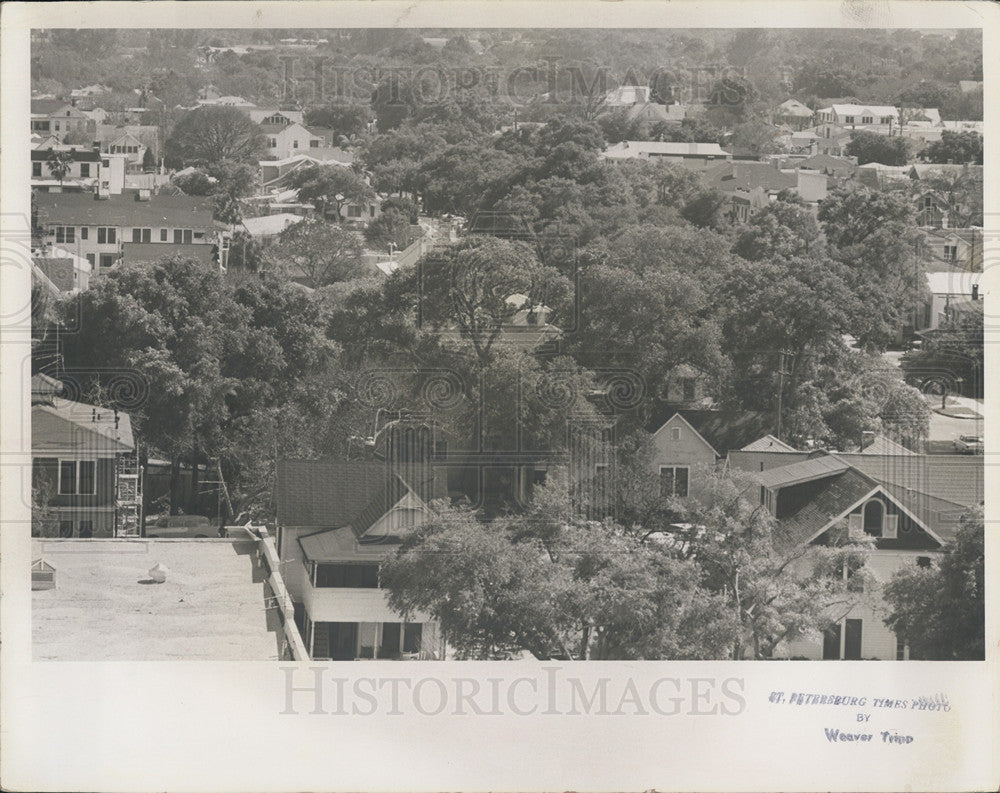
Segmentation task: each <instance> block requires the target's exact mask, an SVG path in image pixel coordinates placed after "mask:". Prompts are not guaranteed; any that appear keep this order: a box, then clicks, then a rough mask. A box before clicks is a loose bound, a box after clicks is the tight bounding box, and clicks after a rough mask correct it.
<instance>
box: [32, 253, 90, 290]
mask: <svg viewBox="0 0 1000 793" xmlns="http://www.w3.org/2000/svg"><path fill="white" fill-rule="evenodd" d="M31 263H32V273H33V274H34V273H35V271H36V270H37V271H38V274H39V276H42V277H44V281H45V282H47V284H51V285H52V287H54V288H55V289H56V293H57V294H71V295H72V294H76V293H77V292H82V291H83V290H85V289H86V288H87V287H88V286H90V274H91V271H92V270H93V267H92V266H91V264H90V262H89V261H87V260H86V259H84V258H83V257H82V256H77V255H76V254H74V253H71V252H70V251H67V250H65V249H64V248H59V247H55V246H53V247H52V248H50V249H48V250H46V251H45V255H44V256H32V257H31ZM39 280H43V278H41V277H39ZM47 284H46V285H47Z"/></svg>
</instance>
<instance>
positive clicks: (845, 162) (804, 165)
mask: <svg viewBox="0 0 1000 793" xmlns="http://www.w3.org/2000/svg"><path fill="white" fill-rule="evenodd" d="M781 167H782V168H786V169H795V170H806V171H818V172H819V173H822V174H825V175H827V176H832V177H834V178H835V179H844V178H848V177H850V176H851V175H853V174H854V172H855V171H856V170H857V169H858V163H857V159H856V158H854V157H833V156H831V155H829V154H813V155H811V156H809V157H803V158H795V159H792V158H788V159H786V160H783V161H782V163H781Z"/></svg>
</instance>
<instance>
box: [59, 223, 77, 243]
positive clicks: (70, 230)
mask: <svg viewBox="0 0 1000 793" xmlns="http://www.w3.org/2000/svg"><path fill="white" fill-rule="evenodd" d="M75 241H76V229H75V228H74V227H73V226H56V242H75Z"/></svg>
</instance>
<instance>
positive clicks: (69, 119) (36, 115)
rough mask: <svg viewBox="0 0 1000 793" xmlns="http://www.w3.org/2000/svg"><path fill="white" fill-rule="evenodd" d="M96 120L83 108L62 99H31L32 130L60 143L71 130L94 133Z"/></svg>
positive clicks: (88, 133)
mask: <svg viewBox="0 0 1000 793" xmlns="http://www.w3.org/2000/svg"><path fill="white" fill-rule="evenodd" d="M94 129H95V127H94V122H93V120H92V119H91V118H89V117H88V116H87V115H86V114H85V113H84V112H83V111H82V110H79V109H77V108H75V107H73V105H72V103H70V102H65V101H63V100H62V99H32V100H31V131H32V132H36V133H38V134H39V135H41V136H42V137H43V138H46V137H48V136H49V135H52V136H54V137H55V138H56V139H57V140H58V141H59V142H60V143H61V142H62V141H63V139H64V138H65V137H66V135H68V134H69V133H71V132H75V133H80V134H87V135H93V133H94Z"/></svg>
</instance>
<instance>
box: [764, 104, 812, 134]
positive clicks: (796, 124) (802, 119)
mask: <svg viewBox="0 0 1000 793" xmlns="http://www.w3.org/2000/svg"><path fill="white" fill-rule="evenodd" d="M813 115H814V114H813V111H812V109H811V108H809V107H808V106H807V105H805V104H803V103H802V102H800V101H799V100H798V99H786V100H785V101H784V102H782V103H781V104H780V105H778V108H777V110H776V111H775V113H774V120H775V121H776V122H777V123H778V124H787V125H788V126H789V127H791V128H792V129H793V130H796V131H798V130H802V129H805V128H806V127H808V126H810V125H811V124H812V118H813Z"/></svg>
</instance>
